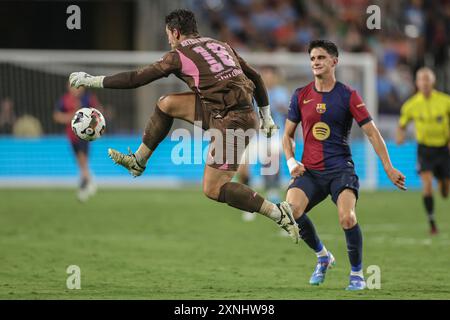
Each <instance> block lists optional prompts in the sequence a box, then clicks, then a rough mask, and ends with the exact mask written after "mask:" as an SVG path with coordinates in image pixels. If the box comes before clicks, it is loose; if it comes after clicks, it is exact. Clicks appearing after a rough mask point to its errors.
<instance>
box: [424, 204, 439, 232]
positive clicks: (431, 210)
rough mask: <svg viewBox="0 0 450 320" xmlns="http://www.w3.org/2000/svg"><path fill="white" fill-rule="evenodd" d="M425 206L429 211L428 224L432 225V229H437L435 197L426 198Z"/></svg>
mask: <svg viewBox="0 0 450 320" xmlns="http://www.w3.org/2000/svg"><path fill="white" fill-rule="evenodd" d="M423 204H424V205H425V209H426V211H427V216H428V222H429V223H430V226H431V228H436V222H435V221H434V199H433V196H424V197H423Z"/></svg>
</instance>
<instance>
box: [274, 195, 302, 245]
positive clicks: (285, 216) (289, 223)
mask: <svg viewBox="0 0 450 320" xmlns="http://www.w3.org/2000/svg"><path fill="white" fill-rule="evenodd" d="M277 207H278V209H280V211H281V219H280V221H278V222H277V223H278V225H279V226H280V228H282V229H284V230H286V232H287V233H289V235H290V236H291V238H292V240H294V242H295V243H298V242H299V240H300V230H299V228H298V224H297V222H295V219H294V216H293V215H292V209H291V205H290V204H289V203H287V202H286V201H283V202H281V203H279V204H277Z"/></svg>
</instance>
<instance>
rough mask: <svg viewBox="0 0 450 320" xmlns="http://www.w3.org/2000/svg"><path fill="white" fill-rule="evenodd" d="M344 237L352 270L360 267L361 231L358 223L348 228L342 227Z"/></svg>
mask: <svg viewBox="0 0 450 320" xmlns="http://www.w3.org/2000/svg"><path fill="white" fill-rule="evenodd" d="M344 232H345V239H346V240H347V252H348V258H349V260H350V264H351V266H352V271H355V272H356V271H360V270H361V269H362V244H363V239H362V233H361V229H360V228H359V225H358V224H356V225H355V226H354V227H352V228H350V229H344Z"/></svg>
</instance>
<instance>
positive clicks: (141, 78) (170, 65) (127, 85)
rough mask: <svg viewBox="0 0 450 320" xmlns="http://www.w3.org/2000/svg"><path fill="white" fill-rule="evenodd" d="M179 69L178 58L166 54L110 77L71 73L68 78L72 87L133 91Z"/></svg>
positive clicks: (174, 53)
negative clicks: (153, 61) (151, 61)
mask: <svg viewBox="0 0 450 320" xmlns="http://www.w3.org/2000/svg"><path fill="white" fill-rule="evenodd" d="M180 68H181V63H180V60H179V56H178V54H177V53H176V52H174V51H170V52H168V53H167V54H166V55H165V56H164V57H163V58H161V60H159V61H158V62H155V63H153V64H151V65H148V66H145V67H143V68H140V69H138V70H133V71H127V72H120V73H117V74H115V75H111V76H92V75H90V74H87V73H86V72H73V73H72V74H71V75H70V77H69V83H70V85H71V86H72V87H76V88H78V87H81V86H84V87H88V88H110V89H134V88H138V87H141V86H144V85H146V84H149V83H150V82H153V81H155V80H158V79H160V78H162V77H167V76H169V75H170V74H171V73H174V72H176V71H178V70H179V69H180Z"/></svg>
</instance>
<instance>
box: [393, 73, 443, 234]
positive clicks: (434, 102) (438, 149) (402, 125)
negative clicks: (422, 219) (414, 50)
mask: <svg viewBox="0 0 450 320" xmlns="http://www.w3.org/2000/svg"><path fill="white" fill-rule="evenodd" d="M435 80H436V78H435V75H434V73H433V71H432V70H431V69H429V68H421V69H419V70H418V71H417V74H416V86H417V89H418V92H417V93H416V94H415V95H413V96H412V97H411V98H409V99H408V100H407V101H406V102H405V103H404V104H403V106H402V109H401V115H400V120H399V126H398V129H397V137H396V138H397V139H396V140H397V144H402V143H403V142H404V141H405V129H406V126H407V125H408V123H409V122H410V121H414V123H415V127H416V138H417V143H418V149H417V155H418V157H417V158H418V172H419V174H420V179H421V181H422V190H423V203H424V205H425V209H426V211H427V214H428V221H429V223H430V228H431V229H430V232H431V234H437V233H438V229H437V227H436V222H435V219H434V202H433V175H434V177H435V178H436V179H437V180H438V183H439V190H440V192H441V195H442V197H444V198H447V197H448V193H449V182H450V179H449V178H450V155H449V149H450V142H449V141H450V130H449V126H450V96H449V95H447V94H445V93H442V92H439V91H437V90H434V88H433V87H434V84H435Z"/></svg>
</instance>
